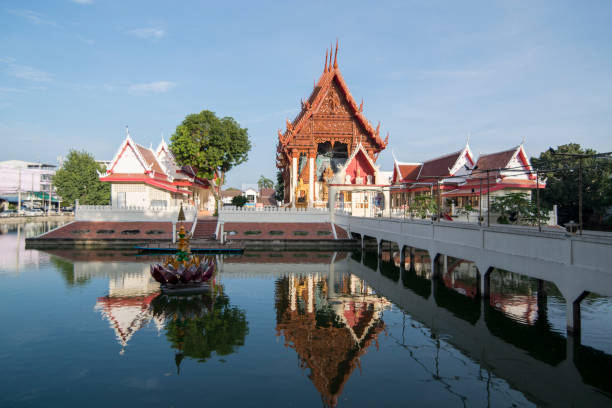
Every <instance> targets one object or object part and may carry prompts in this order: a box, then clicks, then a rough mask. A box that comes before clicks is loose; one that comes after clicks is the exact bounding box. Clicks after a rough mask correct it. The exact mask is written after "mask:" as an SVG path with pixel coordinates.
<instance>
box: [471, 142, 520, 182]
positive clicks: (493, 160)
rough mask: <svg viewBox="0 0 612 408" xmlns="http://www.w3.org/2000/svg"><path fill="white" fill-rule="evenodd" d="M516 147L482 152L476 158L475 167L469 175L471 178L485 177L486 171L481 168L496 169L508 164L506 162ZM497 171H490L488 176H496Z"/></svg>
mask: <svg viewBox="0 0 612 408" xmlns="http://www.w3.org/2000/svg"><path fill="white" fill-rule="evenodd" d="M516 149H517V148H516V147H513V148H512V149H510V150H506V151H503V152H497V153H491V154H483V155H481V156H480V157H479V158H478V161H477V162H476V167H477V169H476V170H475V171H474V172H473V173H472V175H471V176H470V177H471V178H487V173H486V172H484V171H483V170H496V169H501V168H504V167H506V166H508V162H510V160H511V159H512V156H514V153H515V152H516ZM498 174H499V171H495V172H490V173H489V177H497V175H498Z"/></svg>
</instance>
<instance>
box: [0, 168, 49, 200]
mask: <svg viewBox="0 0 612 408" xmlns="http://www.w3.org/2000/svg"><path fill="white" fill-rule="evenodd" d="M56 171H57V166H56V165H55V164H48V163H35V162H28V161H23V160H7V161H3V162H0V203H1V204H0V205H2V208H3V209H6V208H8V205H9V204H13V205H16V206H18V207H28V208H48V207H49V199H51V205H52V206H59V204H60V198H59V197H58V196H57V194H56V192H55V188H54V187H53V183H52V178H53V175H54V174H55V172H56ZM20 204H21V205H20Z"/></svg>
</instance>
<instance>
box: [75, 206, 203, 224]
mask: <svg viewBox="0 0 612 408" xmlns="http://www.w3.org/2000/svg"><path fill="white" fill-rule="evenodd" d="M179 211H180V207H115V206H111V205H79V204H77V205H75V208H74V220H75V221H108V222H114V221H140V222H146V221H150V222H176V221H177V219H178V214H179ZM183 212H184V213H185V220H186V221H192V220H194V219H195V217H196V216H197V211H196V209H195V207H193V206H183Z"/></svg>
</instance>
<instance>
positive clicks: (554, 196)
mask: <svg viewBox="0 0 612 408" xmlns="http://www.w3.org/2000/svg"><path fill="white" fill-rule="evenodd" d="M557 153H565V154H586V155H593V154H596V153H597V152H596V151H595V150H593V149H587V148H582V147H581V146H580V145H579V144H577V143H569V144H565V145H561V146H558V147H557V148H556V149H553V148H550V149H549V150H547V151H545V152H543V153H542V154H540V156H539V157H533V158H532V159H531V163H532V164H533V166H534V167H535V168H537V169H540V170H541V174H545V175H546V177H547V181H546V188H545V189H544V190H542V191H541V192H540V200H541V202H542V205H544V206H546V207H547V208H552V206H553V205H554V204H557V206H558V212H559V223H561V224H564V223H566V222H568V221H569V220H570V219H571V220H574V221H578V190H579V189H578V186H579V181H578V179H579V167H580V165H579V164H580V163H579V158H577V157H568V156H563V155H559V154H557ZM611 175H612V162H610V160H607V159H604V158H583V159H582V206H583V210H582V214H583V217H584V220H585V222H588V221H589V220H590V221H591V222H593V223H601V221H602V218H603V215H604V214H605V209H606V208H607V207H608V206H610V205H612V180H611V179H610V177H611Z"/></svg>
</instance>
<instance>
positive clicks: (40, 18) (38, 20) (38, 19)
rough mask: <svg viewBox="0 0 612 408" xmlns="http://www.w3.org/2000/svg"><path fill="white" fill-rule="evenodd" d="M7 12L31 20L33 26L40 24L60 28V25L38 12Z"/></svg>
mask: <svg viewBox="0 0 612 408" xmlns="http://www.w3.org/2000/svg"><path fill="white" fill-rule="evenodd" d="M7 11H8V12H9V13H11V14H14V15H16V16H19V17H22V18H25V19H26V20H29V21H30V22H31V23H33V24H39V25H41V24H44V25H50V26H53V27H60V25H59V24H57V23H56V22H55V21H53V20H49V19H48V18H47V17H46V16H45V15H44V14H41V13H37V12H36V11H32V10H7Z"/></svg>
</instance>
